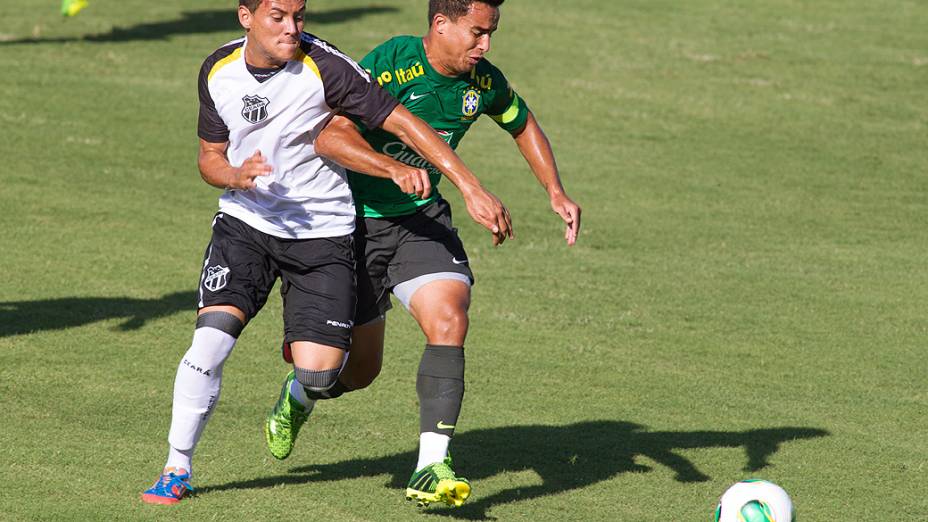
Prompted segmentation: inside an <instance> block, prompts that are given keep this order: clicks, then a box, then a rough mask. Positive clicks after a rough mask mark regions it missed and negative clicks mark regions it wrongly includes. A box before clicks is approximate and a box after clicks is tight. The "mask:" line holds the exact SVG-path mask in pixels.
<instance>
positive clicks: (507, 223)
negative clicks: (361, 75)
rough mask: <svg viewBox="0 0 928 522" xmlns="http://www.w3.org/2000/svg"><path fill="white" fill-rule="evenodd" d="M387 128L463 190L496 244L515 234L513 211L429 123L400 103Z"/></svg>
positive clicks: (473, 212) (469, 207)
mask: <svg viewBox="0 0 928 522" xmlns="http://www.w3.org/2000/svg"><path fill="white" fill-rule="evenodd" d="M383 129H384V130H386V131H387V132H389V133H391V134H394V135H396V137H398V138H399V139H401V140H402V141H403V143H405V144H407V145H409V146H410V147H412V149H413V150H415V151H416V152H417V153H418V154H419V155H420V156H422V157H423V158H425V159H426V161H428V162H429V163H431V164H432V165H434V166H435V167H436V168H437V169H438V170H440V171H441V173H442V174H444V175H445V177H446V178H448V179H449V180H450V181H451V183H453V184H454V186H456V187H457V188H458V190H460V191H461V195H462V196H463V197H464V203H465V204H466V205H467V212H468V213H469V214H470V216H471V218H473V220H474V221H476V222H477V223H479V224H481V225H483V226H484V227H486V228H487V230H489V231H490V232H492V233H493V244H494V245H498V244H500V243H502V242H503V241H505V240H506V238H511V237H514V235H513V231H512V218H511V217H510V216H509V210H508V209H506V207H505V206H503V203H502V202H501V201H500V200H499V198H497V197H496V196H494V195H493V194H492V193H490V192H489V191H488V190H486V189H485V188H483V186H482V185H481V184H480V181H479V180H478V179H477V177H476V176H475V175H474V173H473V172H471V171H470V169H469V168H467V165H465V164H464V162H463V161H461V158H459V157H458V156H457V154H455V153H454V151H453V150H451V147H449V146H448V144H447V143H445V141H444V140H442V139H441V138H440V137H439V136H438V134H437V133H436V132H435V131H434V130H433V129H432V128H431V127H429V125H428V124H427V123H425V122H424V121H422V120H421V119H420V118H418V117H417V116H415V115H414V114H412V113H411V112H409V110H407V109H406V108H405V107H403V106H402V105H398V106H397V107H396V109H394V110H393V112H391V113H390V115H389V116H388V117H387V119H386V120H385V121H384V123H383Z"/></svg>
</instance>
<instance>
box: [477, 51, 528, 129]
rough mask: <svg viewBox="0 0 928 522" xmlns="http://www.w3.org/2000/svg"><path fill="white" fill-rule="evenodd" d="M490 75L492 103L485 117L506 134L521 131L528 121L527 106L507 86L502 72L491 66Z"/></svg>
mask: <svg viewBox="0 0 928 522" xmlns="http://www.w3.org/2000/svg"><path fill="white" fill-rule="evenodd" d="M490 74H491V75H492V78H493V82H492V84H491V86H492V89H493V101H492V102H491V103H490V105H489V106H488V107H487V110H486V115H487V116H489V117H490V118H493V121H495V122H496V124H497V125H499V126H500V127H502V128H503V129H505V130H506V131H507V132H509V133H512V132H515V131H517V130H519V129H521V128H522V127H523V126H524V125H525V121H526V120H527V119H528V105H526V103H525V100H523V99H522V97H521V96H519V95H518V93H516V91H515V90H514V89H513V88H512V86H511V85H509V81H508V80H506V77H505V76H503V73H502V71H500V70H499V69H497V68H496V67H495V66H491V69H490Z"/></svg>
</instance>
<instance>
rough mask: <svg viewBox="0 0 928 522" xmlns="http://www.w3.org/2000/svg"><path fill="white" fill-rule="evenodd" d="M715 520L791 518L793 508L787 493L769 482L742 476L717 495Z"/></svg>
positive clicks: (790, 521)
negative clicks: (719, 497)
mask: <svg viewBox="0 0 928 522" xmlns="http://www.w3.org/2000/svg"><path fill="white" fill-rule="evenodd" d="M713 520H714V521H715V522H794V521H795V520H796V512H795V510H794V509H793V502H792V501H791V500H790V499H789V495H788V494H787V493H786V491H784V490H783V488H781V487H780V486H777V485H776V484H774V483H773V482H769V481H766V480H760V479H751V480H743V481H741V482H739V483H737V484H735V485H734V486H732V487H730V488H728V490H727V491H725V493H724V494H723V495H722V498H721V499H719V505H718V507H716V508H715V518H714V519H713Z"/></svg>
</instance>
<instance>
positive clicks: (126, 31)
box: [0, 6, 398, 45]
mask: <svg viewBox="0 0 928 522" xmlns="http://www.w3.org/2000/svg"><path fill="white" fill-rule="evenodd" d="M396 11H398V9H397V8H395V7H388V6H368V7H345V8H341V9H330V10H328V11H320V12H315V11H312V10H310V11H309V13H307V16H306V30H307V31H309V32H312V26H313V25H317V24H319V25H322V24H334V23H339V22H346V21H348V20H353V19H355V18H361V17H363V16H367V15H371V14H382V13H393V12H396ZM87 16H90V14H88V15H87ZM241 31H242V26H241V25H239V23H238V16H237V15H236V14H235V10H234V9H232V8H228V9H226V8H224V9H212V10H202V11H185V12H183V13H181V17H180V18H178V19H176V20H164V21H159V22H149V23H142V24H137V25H133V26H130V27H114V28H113V29H112V30H110V32H108V33H100V34H90V35H83V36H68V37H54V36H53V37H49V38H42V37H38V38H18V39H10V40H4V41H0V45H4V44H5V45H12V44H35V43H66V42H129V41H136V40H164V39H167V38H168V37H170V36H175V35H184V34H202V33H224V32H241Z"/></svg>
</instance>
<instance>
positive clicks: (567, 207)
mask: <svg viewBox="0 0 928 522" xmlns="http://www.w3.org/2000/svg"><path fill="white" fill-rule="evenodd" d="M513 138H514V139H515V141H516V145H517V146H518V147H519V151H520V152H521V153H522V156H523V157H524V158H525V161H527V162H528V166H529V167H530V168H531V169H532V173H533V174H535V177H536V178H537V179H538V182H539V183H541V186H542V187H544V189H545V191H547V192H548V198H549V199H550V201H551V208H552V209H553V210H554V211H555V212H556V213H557V214H558V215H559V216H561V219H563V220H564V223H565V224H566V225H567V229H566V230H565V232H564V239H565V240H567V244H568V245H573V244H574V243H576V242H577V235H578V234H579V233H580V207H579V206H578V205H577V204H576V203H574V202H573V200H571V199H570V198H569V197H567V194H566V193H565V192H564V186H563V185H562V184H561V178H560V175H559V174H558V170H557V162H555V160H554V151H553V150H551V143H550V142H549V141H548V138H547V136H545V133H544V131H542V130H541V126H539V125H538V121H537V120H535V116H534V115H533V114H532V113H531V112H529V113H528V119H527V120H526V121H525V126H524V127H522V129H520V130H519V131H517V132H516V133H514V134H513Z"/></svg>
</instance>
